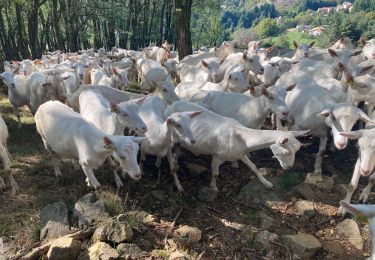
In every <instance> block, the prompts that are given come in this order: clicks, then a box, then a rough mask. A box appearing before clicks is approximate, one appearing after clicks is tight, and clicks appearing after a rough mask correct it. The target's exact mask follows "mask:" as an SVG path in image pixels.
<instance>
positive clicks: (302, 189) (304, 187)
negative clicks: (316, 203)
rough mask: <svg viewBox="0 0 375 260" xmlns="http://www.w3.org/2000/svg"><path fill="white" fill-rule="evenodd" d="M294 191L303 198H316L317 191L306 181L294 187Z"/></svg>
mask: <svg viewBox="0 0 375 260" xmlns="http://www.w3.org/2000/svg"><path fill="white" fill-rule="evenodd" d="M293 191H294V192H295V193H296V194H297V195H299V196H300V197H301V198H303V199H307V200H314V198H315V192H314V191H313V189H312V188H311V186H310V185H308V184H306V183H300V184H298V185H297V186H295V187H294V189H293Z"/></svg>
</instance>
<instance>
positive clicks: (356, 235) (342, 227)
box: [335, 219, 363, 250]
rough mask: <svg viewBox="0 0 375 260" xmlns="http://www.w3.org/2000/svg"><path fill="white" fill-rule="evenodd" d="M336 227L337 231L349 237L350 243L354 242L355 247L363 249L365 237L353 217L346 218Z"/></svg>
mask: <svg viewBox="0 0 375 260" xmlns="http://www.w3.org/2000/svg"><path fill="white" fill-rule="evenodd" d="M335 229H336V231H337V233H339V234H340V235H344V236H345V237H346V238H348V241H349V242H350V244H352V245H353V246H354V247H355V248H357V249H358V250H363V239H362V236H361V232H360V231H359V228H358V224H357V222H355V221H354V220H352V219H345V220H344V221H342V222H340V223H338V224H337V225H336V228H335Z"/></svg>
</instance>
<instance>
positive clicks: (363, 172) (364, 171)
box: [361, 168, 371, 176]
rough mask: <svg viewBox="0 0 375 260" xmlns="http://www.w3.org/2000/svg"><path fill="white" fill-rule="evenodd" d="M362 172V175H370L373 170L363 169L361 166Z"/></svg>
mask: <svg viewBox="0 0 375 260" xmlns="http://www.w3.org/2000/svg"><path fill="white" fill-rule="evenodd" d="M361 173H362V175H364V176H368V175H369V174H370V173H371V171H369V170H363V169H362V168H361Z"/></svg>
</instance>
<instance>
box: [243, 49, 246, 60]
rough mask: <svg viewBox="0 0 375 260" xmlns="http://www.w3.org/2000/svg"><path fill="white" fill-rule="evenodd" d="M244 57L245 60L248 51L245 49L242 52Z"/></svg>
mask: <svg viewBox="0 0 375 260" xmlns="http://www.w3.org/2000/svg"><path fill="white" fill-rule="evenodd" d="M242 58H243V59H244V60H246V59H247V51H246V50H245V51H243V53H242Z"/></svg>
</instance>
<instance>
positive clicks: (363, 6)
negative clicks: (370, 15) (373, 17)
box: [353, 0, 375, 12]
mask: <svg viewBox="0 0 375 260" xmlns="http://www.w3.org/2000/svg"><path fill="white" fill-rule="evenodd" d="M353 11H354V12H359V11H366V12H370V11H375V0H356V1H355V2H354V4H353Z"/></svg>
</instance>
